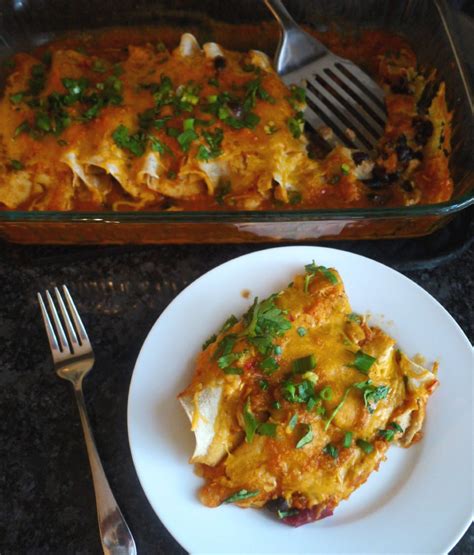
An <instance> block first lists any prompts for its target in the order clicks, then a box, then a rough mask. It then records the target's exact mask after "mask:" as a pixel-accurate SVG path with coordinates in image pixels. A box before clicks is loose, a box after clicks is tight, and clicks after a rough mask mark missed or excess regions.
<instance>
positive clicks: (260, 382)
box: [258, 380, 268, 391]
mask: <svg viewBox="0 0 474 555" xmlns="http://www.w3.org/2000/svg"><path fill="white" fill-rule="evenodd" d="M258 385H259V386H260V389H261V390H262V391H266V390H267V389H268V382H267V380H258Z"/></svg>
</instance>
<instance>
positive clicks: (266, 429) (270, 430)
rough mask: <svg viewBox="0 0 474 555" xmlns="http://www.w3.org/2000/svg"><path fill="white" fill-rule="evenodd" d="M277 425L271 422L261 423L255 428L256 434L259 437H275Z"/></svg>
mask: <svg viewBox="0 0 474 555" xmlns="http://www.w3.org/2000/svg"><path fill="white" fill-rule="evenodd" d="M276 431H277V425H276V424H274V423H273V422H263V423H262V424H259V425H258V427H257V434H258V435H261V436H268V437H276Z"/></svg>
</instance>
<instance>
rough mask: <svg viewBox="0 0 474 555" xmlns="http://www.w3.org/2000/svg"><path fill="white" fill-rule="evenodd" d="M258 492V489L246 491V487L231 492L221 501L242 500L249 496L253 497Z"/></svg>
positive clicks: (233, 501)
mask: <svg viewBox="0 0 474 555" xmlns="http://www.w3.org/2000/svg"><path fill="white" fill-rule="evenodd" d="M258 494H259V491H258V490H256V491H247V490H246V489H241V490H240V491H238V492H237V493H234V494H232V495H231V496H230V497H227V499H224V501H222V503H235V502H236V501H242V500H243V499H249V498H250V497H255V496H256V495H258Z"/></svg>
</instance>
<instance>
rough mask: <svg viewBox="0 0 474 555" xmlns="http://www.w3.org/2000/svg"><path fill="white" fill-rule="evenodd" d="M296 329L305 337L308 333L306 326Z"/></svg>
mask: <svg viewBox="0 0 474 555" xmlns="http://www.w3.org/2000/svg"><path fill="white" fill-rule="evenodd" d="M296 331H297V333H298V335H299V336H300V337H304V336H305V335H306V328H303V327H299V328H298V329H297V330H296Z"/></svg>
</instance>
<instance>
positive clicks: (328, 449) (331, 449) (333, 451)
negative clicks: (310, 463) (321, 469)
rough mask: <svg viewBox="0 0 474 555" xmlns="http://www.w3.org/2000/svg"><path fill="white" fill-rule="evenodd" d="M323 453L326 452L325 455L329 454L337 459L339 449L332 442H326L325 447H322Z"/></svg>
mask: <svg viewBox="0 0 474 555" xmlns="http://www.w3.org/2000/svg"><path fill="white" fill-rule="evenodd" d="M323 453H326V455H329V456H330V457H332V458H333V459H337V457H338V456H339V451H338V449H337V447H335V446H334V445H333V444H332V443H328V444H327V445H326V447H325V448H324V449H323Z"/></svg>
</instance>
